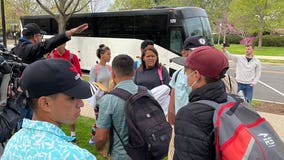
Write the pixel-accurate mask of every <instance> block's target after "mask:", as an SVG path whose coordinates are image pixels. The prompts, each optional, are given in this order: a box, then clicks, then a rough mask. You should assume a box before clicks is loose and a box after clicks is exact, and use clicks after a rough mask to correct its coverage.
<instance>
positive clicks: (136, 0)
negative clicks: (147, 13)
mask: <svg viewBox="0 0 284 160" xmlns="http://www.w3.org/2000/svg"><path fill="white" fill-rule="evenodd" d="M154 6H155V3H154V1H153V0H123V1H122V0H115V1H114V4H113V5H112V6H111V8H110V10H130V9H143V8H153V7H154Z"/></svg>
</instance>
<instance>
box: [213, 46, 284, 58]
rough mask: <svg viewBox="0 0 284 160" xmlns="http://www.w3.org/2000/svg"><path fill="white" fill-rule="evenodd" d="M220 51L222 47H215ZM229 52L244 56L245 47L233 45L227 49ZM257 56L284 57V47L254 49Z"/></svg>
mask: <svg viewBox="0 0 284 160" xmlns="http://www.w3.org/2000/svg"><path fill="white" fill-rule="evenodd" d="M215 47H217V48H218V49H221V47H220V46H218V45H215ZM227 50H228V51H229V52H231V53H233V54H244V50H245V47H244V45H241V44H231V45H230V47H227ZM254 54H255V55H262V56H284V47H261V48H257V47H256V46H255V48H254Z"/></svg>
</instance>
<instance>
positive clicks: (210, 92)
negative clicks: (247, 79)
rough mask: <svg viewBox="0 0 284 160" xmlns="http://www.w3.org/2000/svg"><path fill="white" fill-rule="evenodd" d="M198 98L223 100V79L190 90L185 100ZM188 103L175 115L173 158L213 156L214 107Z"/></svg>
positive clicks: (224, 93) (211, 157)
mask: <svg viewBox="0 0 284 160" xmlns="http://www.w3.org/2000/svg"><path fill="white" fill-rule="evenodd" d="M198 100H212V101H215V102H217V103H224V102H226V101H227V93H226V92H225V87H224V83H223V82H222V81H221V80H220V81H217V82H213V83H208V84H206V85H204V86H202V87H201V88H198V89H195V90H193V91H192V92H191V94H190V95H189V102H191V103H192V102H195V101H198ZM191 103H189V104H188V105H186V106H185V107H182V108H181V109H180V110H179V111H178V113H177V115H176V121H175V141H174V145H175V153H174V160H185V159H186V160H191V159H192V160H207V159H208V160H209V159H210V160H212V159H213V160H214V159H215V146H214V144H213V141H214V132H213V128H214V126H213V114H214V109H213V108H211V107H210V106H207V105H204V104H197V103H196V104H194V103H192V104H191Z"/></svg>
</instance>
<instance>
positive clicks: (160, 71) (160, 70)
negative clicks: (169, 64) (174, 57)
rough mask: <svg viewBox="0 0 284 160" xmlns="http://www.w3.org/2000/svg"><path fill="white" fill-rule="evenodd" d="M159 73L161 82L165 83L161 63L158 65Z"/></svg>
mask: <svg viewBox="0 0 284 160" xmlns="http://www.w3.org/2000/svg"><path fill="white" fill-rule="evenodd" d="M158 75H159V78H160V81H161V83H162V84H164V80H163V66H161V65H160V66H159V67H158Z"/></svg>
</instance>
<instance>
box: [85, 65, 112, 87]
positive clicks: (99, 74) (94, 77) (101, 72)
mask: <svg viewBox="0 0 284 160" xmlns="http://www.w3.org/2000/svg"><path fill="white" fill-rule="evenodd" d="M96 65H98V71H97V69H96ZM96 65H94V66H93V67H92V68H91V70H90V78H89V81H90V82H101V83H102V84H103V85H104V86H105V87H106V88H108V87H109V79H110V76H111V69H110V66H108V65H105V66H103V65H100V64H96Z"/></svg>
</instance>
